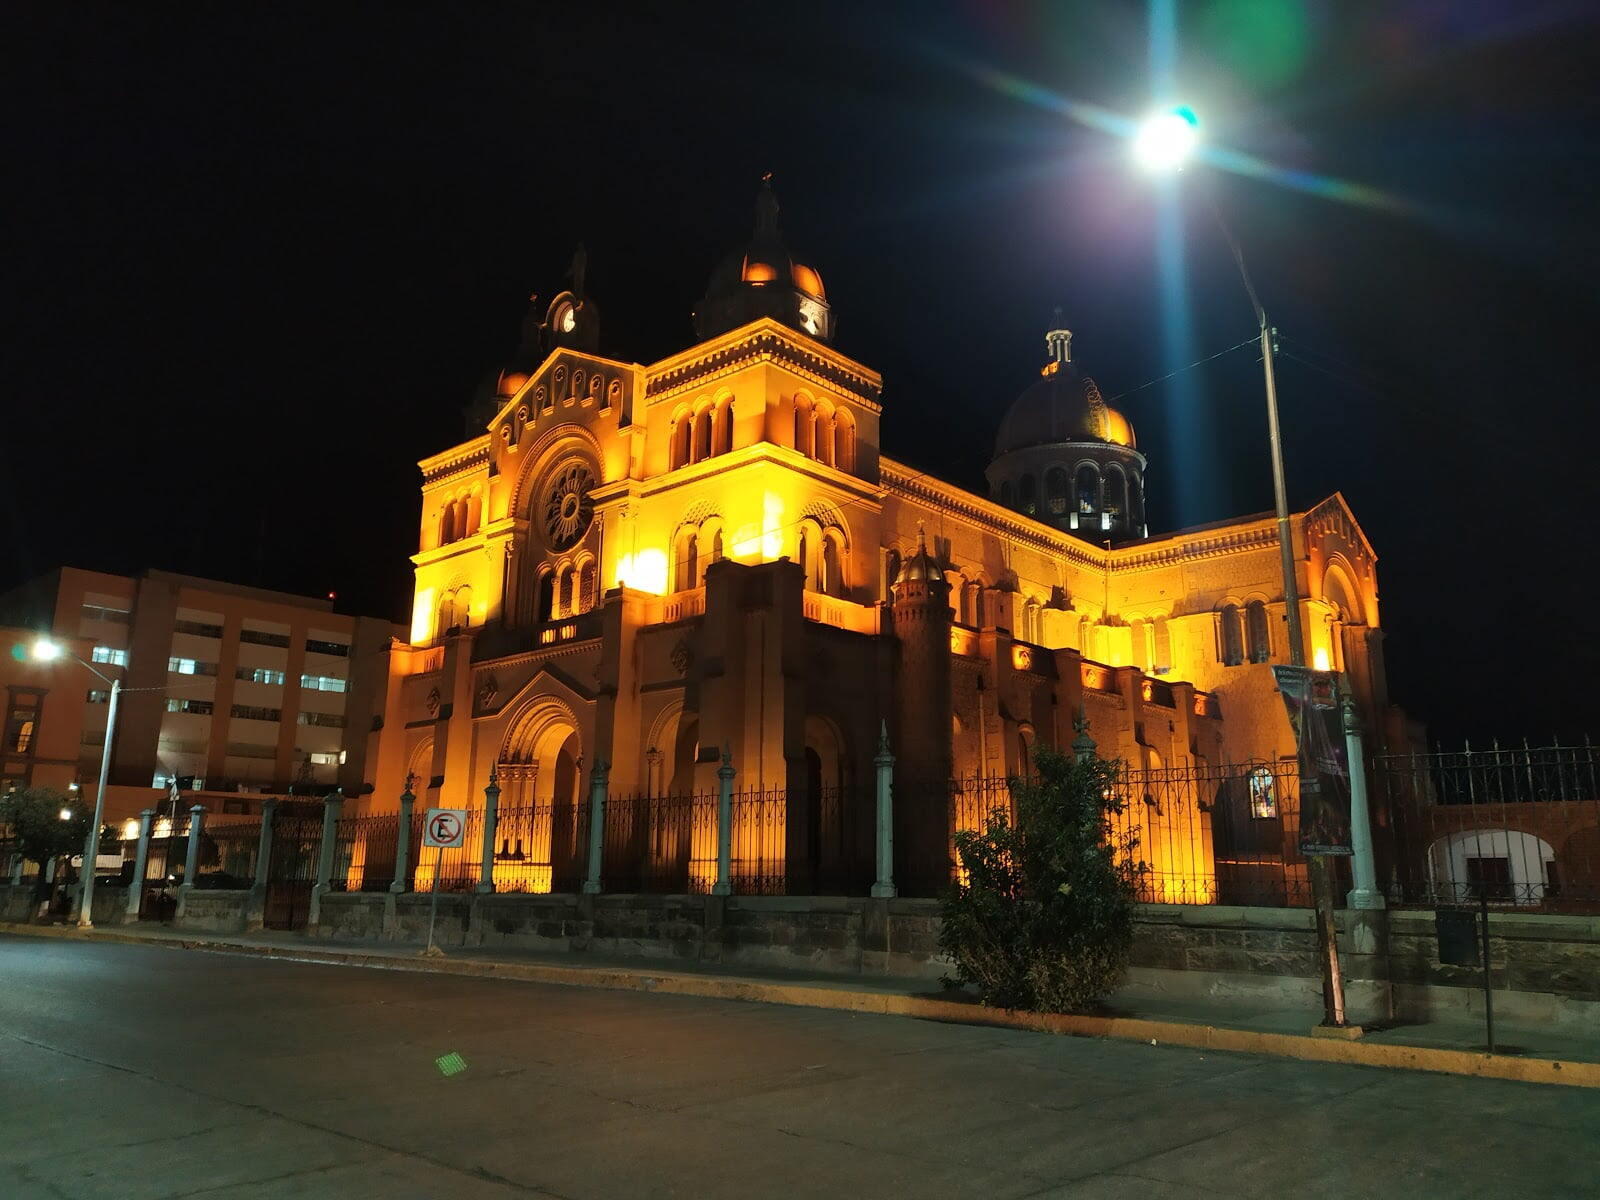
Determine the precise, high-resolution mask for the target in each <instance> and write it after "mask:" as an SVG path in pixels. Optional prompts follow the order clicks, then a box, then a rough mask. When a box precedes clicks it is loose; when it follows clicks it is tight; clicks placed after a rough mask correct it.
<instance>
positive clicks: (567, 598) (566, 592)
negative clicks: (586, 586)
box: [556, 563, 573, 617]
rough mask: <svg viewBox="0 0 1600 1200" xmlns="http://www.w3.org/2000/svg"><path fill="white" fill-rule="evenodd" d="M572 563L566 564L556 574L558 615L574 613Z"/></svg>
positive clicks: (566, 615) (563, 615) (568, 615)
mask: <svg viewBox="0 0 1600 1200" xmlns="http://www.w3.org/2000/svg"><path fill="white" fill-rule="evenodd" d="M572 580H573V572H572V564H571V563H567V564H566V565H564V566H563V567H562V568H561V570H560V572H559V573H558V574H557V576H556V616H558V617H570V616H571V615H572Z"/></svg>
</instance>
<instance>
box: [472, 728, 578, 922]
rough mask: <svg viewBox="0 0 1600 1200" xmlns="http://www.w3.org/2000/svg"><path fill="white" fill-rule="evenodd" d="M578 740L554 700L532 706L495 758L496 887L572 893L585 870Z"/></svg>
mask: <svg viewBox="0 0 1600 1200" xmlns="http://www.w3.org/2000/svg"><path fill="white" fill-rule="evenodd" d="M582 754H583V749H582V739H581V736H580V734H579V732H578V723H577V718H576V717H575V716H574V715H573V713H572V710H571V709H570V708H568V707H567V705H566V704H564V703H563V702H562V701H560V700H557V699H555V698H554V697H541V698H538V699H535V700H533V701H531V702H530V703H529V704H528V706H527V707H526V708H525V709H524V710H523V712H522V714H521V715H520V716H519V717H518V718H517V719H516V720H515V721H514V722H513V723H512V726H511V731H510V733H509V734H508V735H507V737H506V740H505V744H504V745H503V747H502V748H501V751H500V761H499V763H498V764H497V765H496V771H497V773H498V775H499V777H500V817H499V822H498V828H497V829H496V838H495V842H496V846H495V851H496V861H495V887H496V890H497V891H508V892H551V891H556V892H575V891H577V890H578V888H579V885H580V884H581V883H582V880H583V877H584V875H585V873H586V872H585V868H586V867H587V849H588V847H587V841H588V839H587V837H586V836H585V829H586V823H587V822H586V818H587V805H586V803H585V801H584V797H583V778H582V775H583V771H582V765H581V764H582Z"/></svg>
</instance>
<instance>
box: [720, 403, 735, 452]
mask: <svg viewBox="0 0 1600 1200" xmlns="http://www.w3.org/2000/svg"><path fill="white" fill-rule="evenodd" d="M732 449H733V401H732V400H724V401H723V402H722V406H721V407H720V408H718V409H717V447H716V452H717V453H718V454H726V453H727V452H728V451H730V450H732Z"/></svg>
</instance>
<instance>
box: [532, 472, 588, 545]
mask: <svg viewBox="0 0 1600 1200" xmlns="http://www.w3.org/2000/svg"><path fill="white" fill-rule="evenodd" d="M593 487H594V475H593V474H591V473H590V471H589V468H588V467H587V466H585V465H584V464H583V463H568V464H567V465H566V466H564V467H562V468H561V469H560V470H559V471H557V472H556V474H555V477H554V478H553V479H551V481H550V485H549V490H548V492H547V493H546V499H545V505H544V535H545V540H546V541H547V542H548V543H549V545H550V548H551V549H552V550H565V549H566V548H567V547H568V546H571V545H573V544H574V543H575V542H577V541H578V539H579V538H581V537H583V535H584V534H586V533H588V532H589V523H590V522H591V521H593V520H594V500H593V499H591V498H590V496H589V493H590V491H591V490H592V489H593Z"/></svg>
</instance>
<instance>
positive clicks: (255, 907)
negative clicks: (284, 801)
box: [244, 796, 278, 929]
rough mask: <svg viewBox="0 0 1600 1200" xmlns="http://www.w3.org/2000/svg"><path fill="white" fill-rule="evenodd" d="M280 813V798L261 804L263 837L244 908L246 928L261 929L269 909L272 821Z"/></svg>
mask: <svg viewBox="0 0 1600 1200" xmlns="http://www.w3.org/2000/svg"><path fill="white" fill-rule="evenodd" d="M277 811H278V798H277V797H276V796H268V797H267V798H266V799H265V800H263V801H262V802H261V836H260V837H259V838H258V839H257V840H256V874H255V878H254V879H253V880H252V881H251V883H250V896H249V899H247V900H246V901H245V906H244V927H245V928H246V929H260V928H261V926H262V921H263V918H264V917H265V915H266V908H267V881H268V879H270V878H271V876H272V820H273V817H274V816H275V815H276V814H277Z"/></svg>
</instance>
